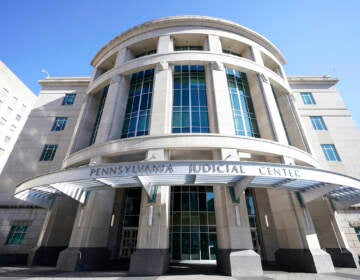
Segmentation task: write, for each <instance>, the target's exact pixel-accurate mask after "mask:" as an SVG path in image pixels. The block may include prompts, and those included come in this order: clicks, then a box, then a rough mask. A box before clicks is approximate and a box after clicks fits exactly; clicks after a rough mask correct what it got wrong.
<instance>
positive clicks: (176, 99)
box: [172, 65, 209, 133]
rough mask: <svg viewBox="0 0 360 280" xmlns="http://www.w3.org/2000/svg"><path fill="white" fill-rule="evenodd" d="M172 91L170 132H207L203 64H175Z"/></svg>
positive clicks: (207, 122)
mask: <svg viewBox="0 0 360 280" xmlns="http://www.w3.org/2000/svg"><path fill="white" fill-rule="evenodd" d="M173 93H174V96H173V119H172V132H173V133H208V132H209V121H208V107H207V100H206V85H205V69H204V66H202V65H181V66H180V65H177V66H175V67H174V92H173Z"/></svg>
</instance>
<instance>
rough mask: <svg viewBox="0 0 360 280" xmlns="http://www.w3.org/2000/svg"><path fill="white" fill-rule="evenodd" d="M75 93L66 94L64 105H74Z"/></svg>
mask: <svg viewBox="0 0 360 280" xmlns="http://www.w3.org/2000/svg"><path fill="white" fill-rule="evenodd" d="M75 97H76V94H75V93H66V94H65V96H64V99H63V101H62V105H73V104H74V102H75Z"/></svg>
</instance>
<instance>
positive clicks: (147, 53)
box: [135, 50, 156, 58]
mask: <svg viewBox="0 0 360 280" xmlns="http://www.w3.org/2000/svg"><path fill="white" fill-rule="evenodd" d="M154 53H156V50H149V51H145V52H142V53H140V54H137V55H135V58H138V57H142V56H145V55H151V54H154Z"/></svg>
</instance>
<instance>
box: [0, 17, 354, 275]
mask: <svg viewBox="0 0 360 280" xmlns="http://www.w3.org/2000/svg"><path fill="white" fill-rule="evenodd" d="M74 63H76V62H74ZM290 63H291V62H290ZM284 64H285V58H284V56H283V55H282V54H281V52H280V51H279V50H278V49H277V48H276V47H275V46H274V45H273V44H272V43H271V42H270V41H269V40H267V39H266V38H264V37H263V36H261V35H260V34H258V33H256V32H254V31H252V30H250V29H247V28H245V27H243V26H241V25H238V24H236V23H233V22H230V21H227V20H222V19H216V18H211V17H203V16H176V17H169V18H163V19H158V20H153V21H150V22H146V23H143V24H141V25H138V26H135V27H133V28H131V29H129V30H127V31H125V32H124V33H122V34H120V35H119V36H117V37H115V38H114V39H113V40H111V41H110V42H108V43H107V44H106V45H105V46H104V47H103V48H102V49H101V50H99V52H98V53H97V54H96V55H95V57H94V58H93V60H92V61H91V65H92V66H93V68H94V71H93V74H92V76H91V77H90V78H89V77H82V78H76V77H58V78H52V77H51V78H50V77H49V78H46V79H44V80H41V81H40V85H41V86H42V89H41V91H40V95H39V99H38V100H37V103H36V104H35V106H34V108H33V110H32V112H31V114H30V116H29V119H28V121H27V122H26V124H25V126H24V129H23V131H22V133H21V135H20V137H19V139H18V141H17V143H16V145H15V148H14V151H13V152H12V154H11V155H10V158H9V160H8V162H7V164H6V166H5V168H4V171H3V174H2V175H1V177H0V187H1V196H0V213H1V216H0V220H1V227H0V233H1V234H0V242H1V244H3V245H2V246H1V247H0V263H2V264H5V263H6V264H15V263H17V264H19V263H22V264H28V265H50V266H56V268H57V269H61V270H67V271H75V270H92V269H100V270H101V269H106V268H108V267H109V266H110V265H111V267H112V268H116V267H117V266H119V267H120V266H122V265H123V264H128V270H129V273H130V274H131V275H161V274H164V273H166V271H167V270H168V267H169V264H170V263H196V264H205V263H206V264H209V263H212V264H214V265H215V264H216V266H217V269H218V271H219V273H221V274H225V275H232V276H259V275H262V273H263V267H264V266H266V265H273V266H275V267H276V268H277V269H279V270H285V271H300V272H313V273H327V272H334V267H354V268H356V267H358V254H360V243H359V240H358V238H360V211H359V208H357V203H360V161H359V160H358V159H359V158H360V149H359V148H358V147H359V142H360V132H359V130H358V129H357V127H356V125H355V123H354V121H353V119H352V118H351V115H350V113H349V111H348V110H347V108H346V107H345V105H344V103H343V101H342V99H341V97H340V95H339V93H338V92H337V89H336V83H337V82H338V80H337V79H335V78H332V77H329V76H316V77H314V76H296V77H287V76H286V74H285V72H284V69H283V65H284ZM358 235H359V236H358Z"/></svg>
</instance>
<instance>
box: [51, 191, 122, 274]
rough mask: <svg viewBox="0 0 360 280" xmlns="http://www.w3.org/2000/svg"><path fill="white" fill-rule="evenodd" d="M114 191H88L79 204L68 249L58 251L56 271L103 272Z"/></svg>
mask: <svg viewBox="0 0 360 280" xmlns="http://www.w3.org/2000/svg"><path fill="white" fill-rule="evenodd" d="M114 192H115V191H114V189H112V188H110V187H109V188H108V189H104V190H98V191H92V192H90V194H89V198H88V200H87V202H86V204H85V205H80V206H79V208H78V211H77V214H76V219H75V223H74V227H73V231H72V234H71V239H70V243H69V248H67V249H66V250H64V251H62V252H61V253H60V255H59V259H58V262H57V265H56V268H57V269H61V270H67V271H77V270H88V269H103V268H104V267H105V266H106V265H107V262H108V259H109V250H108V248H107V242H108V233H109V227H110V222H111V214H112V209H113V202H114Z"/></svg>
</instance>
